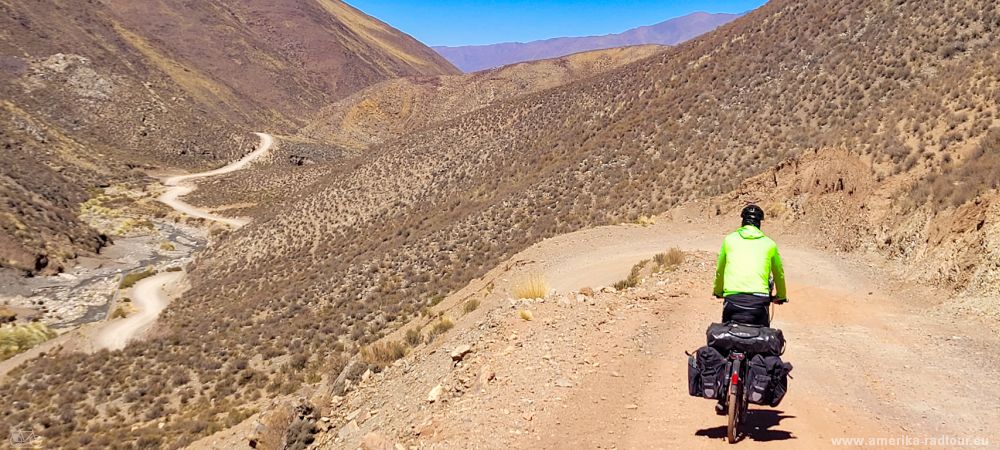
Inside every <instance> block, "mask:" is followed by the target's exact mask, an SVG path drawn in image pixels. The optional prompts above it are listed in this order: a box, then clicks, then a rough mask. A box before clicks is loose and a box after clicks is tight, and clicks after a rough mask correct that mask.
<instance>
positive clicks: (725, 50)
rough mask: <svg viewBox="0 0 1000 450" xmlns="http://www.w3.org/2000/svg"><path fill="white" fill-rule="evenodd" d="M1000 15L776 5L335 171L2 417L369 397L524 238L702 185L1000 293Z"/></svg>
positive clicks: (923, 7) (723, 203) (862, 247)
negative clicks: (414, 325) (412, 326)
mask: <svg viewBox="0 0 1000 450" xmlns="http://www.w3.org/2000/svg"><path fill="white" fill-rule="evenodd" d="M956 18H958V19H956ZM998 29H1000V14H998V9H997V7H996V5H993V4H991V3H990V4H983V3H982V2H974V1H972V0H965V1H960V2H951V3H947V4H939V3H933V2H883V1H880V0H835V1H832V2H823V3H817V2H800V1H792V0H772V1H771V2H769V3H768V4H766V5H765V6H763V7H762V8H760V9H759V10H756V11H754V12H752V13H750V14H748V15H747V16H745V17H744V18H742V19H740V20H737V21H735V22H733V23H732V24H730V25H728V26H725V27H722V28H720V29H718V30H716V31H715V32H713V33H710V34H708V35H705V36H702V37H700V38H697V39H694V40H692V41H690V42H688V43H685V44H683V45H680V46H678V47H676V48H674V49H671V50H669V51H667V52H665V53H662V54H660V55H657V56H654V57H651V58H647V59H644V60H640V61H638V62H636V63H633V64H630V65H627V66H625V67H622V68H620V69H616V70H613V71H611V72H608V73H605V74H602V75H599V76H596V77H592V78H588V79H585V80H581V81H577V82H574V83H570V84H568V85H565V86H561V87H557V88H554V89H549V90H545V91H542V92H538V93H534V94H529V95H526V96H521V97H517V98H513V99H511V100H509V101H504V102H498V103H494V104H491V105H489V106H488V107H485V108H481V109H478V110H475V111H473V112H471V113H469V114H465V115H462V116H460V117H457V118H454V119H451V120H447V121H445V122H443V123H439V124H436V125H434V126H432V127H429V128H425V129H420V130H418V131H416V132H414V133H411V134H408V135H405V136H403V137H400V138H399V139H395V140H392V141H387V142H385V143H383V144H381V145H378V146H375V147H374V148H372V149H371V151H369V152H367V153H366V154H364V155H359V156H356V157H354V158H351V159H348V160H342V161H337V162H334V163H330V164H327V165H320V164H317V165H315V166H313V167H312V168H310V169H309V170H310V171H312V172H313V173H319V176H316V177H314V178H312V179H310V180H308V181H307V183H308V186H305V187H303V188H300V189H297V190H295V192H294V193H292V194H291V195H289V196H287V197H278V198H276V199H274V200H273V203H272V204H271V208H268V210H266V211H263V212H261V214H260V216H258V217H257V218H256V219H255V220H254V221H253V222H252V223H251V224H250V225H248V226H247V227H245V228H242V229H241V230H240V231H239V232H237V233H233V234H230V235H228V236H225V237H224V238H222V239H221V240H220V241H219V242H218V244H217V245H216V246H214V247H213V248H211V249H209V250H208V251H206V252H205V254H204V255H203V257H202V258H200V259H199V261H198V263H197V264H196V265H195V267H192V268H191V277H192V279H191V283H192V291H191V292H190V294H189V295H187V296H185V297H183V298H181V299H179V300H177V301H176V302H174V303H172V304H171V305H170V307H168V309H167V310H166V311H165V313H164V316H163V317H162V318H161V324H160V329H159V330H158V332H157V334H156V335H155V336H154V338H153V339H151V340H149V341H147V342H143V343H137V344H134V345H133V346H131V347H129V348H127V349H126V350H125V351H124V352H121V353H111V354H96V355H91V356H82V355H71V356H69V357H67V356H65V355H60V356H58V357H53V356H46V357H43V358H41V359H40V360H38V361H36V362H35V364H33V365H32V366H30V367H26V368H23V369H21V370H19V371H16V372H12V373H11V374H10V377H11V379H12V381H11V382H10V383H8V384H6V385H4V386H2V387H0V395H2V396H3V398H5V399H10V402H9V405H7V406H5V408H6V409H4V410H3V414H2V415H0V428H3V427H10V426H17V424H21V423H42V422H43V421H50V420H51V418H52V417H55V416H56V415H57V414H59V411H60V408H72V409H73V410H75V411H87V412H86V413H85V414H84V413H81V414H77V415H75V416H72V417H71V419H70V420H67V423H66V424H65V425H60V426H55V427H51V428H48V429H46V431H45V433H46V435H47V437H48V439H49V441H47V443H52V444H53V445H54V446H59V445H62V446H75V445H74V443H75V441H73V439H74V438H75V437H74V435H73V429H74V427H84V426H89V427H92V428H90V429H97V430H99V432H100V433H101V434H103V435H110V436H114V439H116V440H118V441H122V442H139V441H140V440H143V442H146V440H148V439H158V440H157V441H156V442H158V443H163V444H165V445H171V444H182V443H186V442H190V441H191V440H193V439H195V438H197V437H199V436H202V435H204V434H206V433H207V432H208V431H210V428H208V426H207V425H206V424H216V425H218V426H221V424H224V423H226V420H228V419H229V418H233V419H232V420H234V421H235V420H239V419H240V418H241V417H243V416H244V414H246V413H248V411H251V410H252V409H253V408H257V407H261V406H262V405H264V404H266V403H268V401H260V400H256V399H258V398H260V397H262V396H263V397H267V398H273V397H277V396H281V395H285V394H289V395H290V394H292V393H299V392H301V391H300V389H302V388H303V386H312V385H315V383H316V382H317V381H318V380H320V379H323V378H327V379H334V380H336V379H338V378H339V376H340V375H341V374H343V378H342V379H340V381H339V382H338V383H331V384H334V385H335V389H337V390H339V391H342V390H344V389H350V386H351V385H353V383H354V382H355V381H356V380H359V379H363V378H364V375H363V374H364V373H365V371H366V370H367V369H368V368H369V366H368V365H367V364H368V363H367V362H364V363H363V364H354V365H348V361H349V358H350V357H351V355H354V354H356V353H357V351H358V350H359V348H361V346H363V345H366V344H369V343H371V342H373V341H374V340H376V339H377V338H379V337H380V336H383V335H385V334H387V333H389V332H391V331H392V330H393V329H394V328H396V327H398V326H400V325H401V324H404V323H406V322H407V321H408V320H409V319H410V318H412V317H414V316H415V315H418V314H420V313H421V312H424V313H425V315H426V316H430V317H433V315H434V314H435V313H434V311H433V310H431V309H429V308H430V307H431V306H433V305H435V304H437V303H438V302H439V301H440V299H441V298H442V296H443V295H446V294H447V293H449V292H452V291H455V290H457V289H459V288H461V287H462V286H465V285H466V284H468V283H469V282H470V281H471V280H474V279H475V278H476V277H479V276H482V275H483V274H485V273H487V272H488V271H489V270H491V269H493V268H495V267H497V266H498V265H500V264H501V263H502V262H503V261H506V260H507V259H508V258H509V257H510V256H513V255H514V254H516V253H517V252H518V251H520V250H521V249H524V248H526V247H528V246H530V245H531V244H533V243H536V242H539V241H541V240H543V239H546V238H549V237H552V236H555V235H557V234H562V233H566V232H571V231H574V230H579V229H582V228H586V227H591V226H594V225H602V224H610V223H621V222H632V221H635V220H637V219H639V218H640V217H641V216H643V215H651V214H655V213H659V212H663V211H668V210H670V208H672V207H674V206H676V205H678V204H680V203H682V202H685V201H692V202H694V201H697V202H701V203H707V204H708V205H709V206H708V207H707V208H704V209H703V211H704V214H709V215H716V214H722V213H723V212H724V211H731V210H733V209H735V208H737V207H738V205H740V204H741V203H742V202H744V201H747V200H754V201H758V202H761V203H763V204H764V206H765V208H766V209H768V210H769V211H771V212H772V213H773V215H774V216H776V217H779V218H782V219H787V220H789V222H790V223H791V224H792V225H791V227H793V228H794V227H796V226H803V227H806V228H807V230H808V236H810V237H811V238H812V239H815V240H816V241H817V242H820V243H822V245H824V246H827V247H829V248H830V249H832V250H836V251H839V252H842V253H844V252H851V251H857V252H862V251H869V250H870V251H878V252H881V253H882V254H884V255H889V256H890V257H893V256H899V257H900V258H901V260H902V262H903V263H905V264H906V266H907V268H908V269H909V270H911V271H917V270H919V271H921V273H920V274H917V275H920V276H922V277H923V280H925V281H934V280H936V281H938V282H940V283H941V284H942V285H946V286H952V287H954V288H957V289H965V288H971V291H972V292H974V293H977V294H981V295H990V294H991V293H992V294H994V295H995V293H996V292H997V285H996V281H995V280H996V279H997V278H996V274H997V263H996V261H998V260H1000V259H997V258H996V255H998V251H997V249H998V242H997V238H996V236H997V234H996V230H997V229H998V227H1000V223H998V219H997V218H998V217H1000V215H998V214H996V206H993V205H996V204H998V203H997V202H996V198H997V196H996V192H995V190H994V188H993V187H992V186H993V185H991V184H989V183H987V182H977V183H974V184H971V185H970V184H967V185H964V189H962V190H961V191H962V192H957V191H956V190H948V188H947V186H951V187H953V188H954V187H959V186H963V185H962V184H961V181H962V180H967V179H973V180H988V179H989V176H990V174H991V173H992V172H990V170H992V168H995V167H996V166H995V165H994V164H991V162H992V161H994V159H993V158H995V155H996V154H997V152H998V147H997V140H996V139H994V137H995V134H996V133H997V131H996V130H995V129H996V128H997V126H998V123H997V111H996V104H997V95H998V91H997V88H996V86H998V85H1000V79H998V74H1000V70H997V68H998V67H1000V47H998V44H997V43H998V42H1000V39H998V38H997V31H998ZM991 129H993V130H994V131H991ZM281 176H282V175H280V174H276V175H275V177H276V178H280V177H281ZM284 176H285V177H287V178H285V179H284V180H285V181H287V180H289V179H290V180H291V181H292V182H295V181H297V178H296V177H297V176H298V174H297V173H293V174H291V175H288V174H285V175H284ZM755 176H756V177H755ZM938 180H943V181H941V182H940V183H939V182H938ZM260 182H261V183H268V182H274V180H260ZM939 184H940V186H941V188H940V189H931V188H934V186H938V185H939ZM925 187H926V188H928V191H927V192H924V193H921V192H919V191H920V190H922V188H925ZM924 194H926V195H924ZM717 195H721V197H717ZM709 202H710V203H709ZM958 219H960V220H958ZM940 249H949V250H950V251H955V252H957V253H956V255H958V256H960V257H956V258H938V257H936V256H939V254H938V253H937V252H938V250H940ZM511 264H512V265H513V264H517V263H516V262H512V263H511ZM963 277H964V278H963ZM487 290H489V289H487ZM433 321H434V323H435V328H436V329H438V330H439V331H440V330H447V328H448V323H447V321H446V320H442V319H439V318H433ZM126 358H127V359H126ZM371 367H372V370H373V371H378V370H380V368H379V366H377V365H372V366H371ZM345 368H349V369H350V370H346V371H345V370H344V369H345ZM38 380H44V382H39V381H38ZM344 380H347V381H349V382H350V383H347V382H345V381H344ZM69 385H75V386H80V387H81V388H80V389H72V390H67V389H66V386H69ZM95 386H102V387H106V388H104V389H97V388H92V389H88V388H89V387H95ZM323 394H329V393H328V392H325V393H323ZM220 399H221V400H220ZM112 402H113V403H114V404H116V405H120V406H117V407H118V408H120V409H118V410H114V411H103V410H102V411H98V410H94V411H91V410H89V409H87V408H86V406H85V405H93V404H107V403H112ZM22 404H23V405H27V407H25V408H16V407H15V406H14V405H22ZM149 405H153V406H152V407H150V406H149ZM329 406H330V405H329V404H322V405H319V407H320V408H323V407H329ZM121 410H125V411H129V412H131V414H130V415H128V417H122V415H120V414H118V413H119V411H121ZM138 413H144V414H142V415H138ZM226 413H230V415H229V416H227V415H226ZM46 423H48V422H46ZM159 423H163V424H164V425H163V426H162V428H161V427H160V426H159ZM308 425H309V424H308V423H298V424H297V425H296V428H295V429H296V430H304V429H305V430H308ZM279 433H281V434H280V435H281V436H284V434H283V431H280V432H279ZM307 434H308V433H307ZM100 445H101V444H100V443H98V444H95V446H100Z"/></svg>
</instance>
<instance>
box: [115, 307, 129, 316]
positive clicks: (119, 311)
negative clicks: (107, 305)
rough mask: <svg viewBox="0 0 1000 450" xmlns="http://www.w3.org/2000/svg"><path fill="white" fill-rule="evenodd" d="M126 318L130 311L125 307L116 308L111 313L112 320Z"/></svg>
mask: <svg viewBox="0 0 1000 450" xmlns="http://www.w3.org/2000/svg"><path fill="white" fill-rule="evenodd" d="M125 317H128V310H126V309H125V307H124V306H118V307H116V308H115V310H114V311H113V312H112V313H111V318H112V319H124V318H125Z"/></svg>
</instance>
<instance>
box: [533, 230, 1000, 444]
mask: <svg viewBox="0 0 1000 450" xmlns="http://www.w3.org/2000/svg"><path fill="white" fill-rule="evenodd" d="M711 229H716V230H717V231H715V232H707V233H706V231H707V230H711ZM724 232H725V229H724V228H719V227H717V226H710V227H687V226H680V227H679V229H675V230H672V231H666V230H664V229H660V230H657V227H651V228H650V229H635V228H632V229H626V230H622V229H618V230H614V229H612V230H610V231H609V232H606V234H604V233H602V232H601V231H599V230H594V231H593V232H591V233H592V234H593V235H594V236H592V237H589V238H588V237H585V236H586V232H585V233H584V234H583V235H582V236H576V237H575V238H574V239H572V240H573V241H575V243H576V245H558V242H554V243H552V244H551V245H549V246H547V247H549V249H548V250H547V251H546V250H543V251H541V252H540V253H541V254H540V255H539V256H538V259H542V260H545V261H551V262H549V263H545V264H543V266H544V267H545V269H544V270H545V273H546V274H547V275H548V276H549V277H550V278H551V279H552V280H553V284H554V285H555V286H557V287H569V286H584V285H591V286H593V285H606V284H607V283H609V282H610V281H611V280H616V279H621V278H624V275H625V274H626V273H627V270H628V267H629V266H630V264H631V263H634V262H635V261H638V260H639V259H642V258H648V257H649V256H651V255H652V254H653V253H656V252H658V251H663V249H665V248H667V247H668V246H673V245H677V246H680V247H681V248H683V249H685V250H704V251H711V252H712V254H714V252H715V250H716V247H717V245H718V242H719V240H720V238H721V235H722V234H723V233H724ZM581 238H582V239H581ZM579 244H584V245H579ZM552 248H557V249H559V250H557V251H555V252H552V251H551V249H552ZM782 252H783V255H784V258H785V260H786V267H787V270H788V278H789V280H790V294H789V295H790V298H792V299H793V300H792V302H791V303H790V304H789V305H787V306H783V307H779V309H778V310H777V311H776V319H775V324H774V325H775V326H776V327H779V328H782V329H783V330H784V331H785V334H786V336H788V338H789V350H788V352H787V353H786V355H785V359H786V360H788V361H791V362H792V363H793V364H794V365H795V369H794V371H793V377H794V379H793V380H792V381H791V394H790V395H789V396H788V398H787V399H786V401H785V402H784V403H783V404H782V405H781V406H780V407H779V408H777V409H771V408H755V409H757V410H758V411H757V412H754V413H753V414H752V415H751V417H750V421H751V426H752V428H751V430H750V432H749V434H748V436H747V439H746V440H745V441H744V442H742V443H741V448H755V447H769V446H770V447H776V448H777V447H782V448H784V447H787V446H789V445H792V446H795V447H800V448H803V447H806V448H825V447H841V446H847V447H855V446H857V444H858V441H842V440H840V439H844V438H865V439H867V438H876V439H877V438H887V439H891V438H907V437H908V438H914V439H925V438H926V439H928V441H926V442H932V441H931V440H932V439H936V438H940V437H946V438H956V439H962V438H984V439H989V440H990V442H992V443H993V445H994V446H996V445H1000V436H998V435H996V432H997V430H996V427H995V425H996V424H997V423H1000V410H998V409H997V408H996V406H995V405H997V404H1000V382H998V379H1000V372H998V370H997V367H998V366H997V364H996V362H997V361H996V359H997V358H996V356H995V355H993V354H992V353H991V352H988V351H984V350H983V349H988V348H991V347H994V348H995V346H996V342H997V336H996V333H995V332H991V331H990V328H989V327H985V326H975V324H974V323H969V322H966V321H957V320H956V319H955V318H953V317H948V316H947V315H936V314H933V313H932V312H933V311H934V309H935V308H936V307H937V304H938V303H940V300H943V299H939V300H934V298H933V296H932V295H928V294H932V293H933V290H931V289H929V288H928V289H926V290H925V289H910V290H902V291H896V290H895V289H897V288H899V286H900V285H898V284H895V283H892V282H890V281H888V280H886V279H883V278H881V277H882V276H883V275H882V274H881V273H880V271H878V270H877V269H876V268H874V267H869V266H866V265H863V264H853V265H852V264H850V263H847V262H845V261H842V260H840V259H838V258H837V257H835V256H832V255H829V254H825V253H823V252H820V251H816V250H814V249H811V248H809V247H808V246H803V245H796V242H795V241H794V240H791V241H787V242H785V245H783V246H782ZM627 260H631V263H628V264H622V263H623V262H625V261H627ZM712 269H714V268H713V267H712V266H711V259H709V260H708V263H707V264H705V267H704V270H702V271H700V273H696V274H693V275H691V276H692V280H691V281H692V282H693V283H692V284H691V285H690V286H691V290H690V291H687V290H685V291H684V292H682V293H678V294H680V295H677V296H676V297H673V296H666V297H662V296H661V298H659V299H658V301H657V302H656V304H655V305H654V306H653V308H651V309H650V310H649V311H648V312H646V313H640V315H639V316H638V317H633V318H630V321H632V322H637V323H640V322H645V323H647V324H649V326H648V328H647V329H646V330H645V332H646V333H648V336H646V337H645V338H643V340H644V342H645V343H646V344H647V346H646V352H647V355H646V357H638V358H626V359H623V360H621V361H619V362H618V372H619V373H621V374H625V376H624V377H622V378H620V379H614V378H609V377H601V376H599V375H598V376H595V377H593V379H591V380H588V381H583V382H581V386H586V388H582V389H579V390H577V391H576V392H574V393H573V395H571V396H570V397H569V398H567V399H566V401H565V405H566V408H565V410H564V411H563V412H562V413H560V414H556V415H551V416H543V417H544V419H543V420H548V422H540V423H539V424H538V425H537V428H538V429H540V430H549V432H548V433H544V435H542V436H534V439H531V438H528V439H525V440H524V441H522V443H523V444H524V445H528V444H529V443H530V444H532V445H533V446H537V447H536V448H573V447H593V445H594V444H595V443H598V442H605V443H606V445H605V446H604V448H614V447H617V448H711V447H720V446H723V445H724V444H723V442H724V441H723V439H724V437H725V426H724V425H725V421H724V418H722V417H718V416H716V415H715V414H714V411H713V409H712V402H710V401H707V400H701V399H696V398H692V397H689V396H688V395H687V392H686V386H685V384H684V380H685V379H686V371H687V367H686V365H685V361H684V359H685V358H684V355H683V353H682V351H683V350H693V349H695V348H697V347H698V346H700V345H703V344H704V330H705V327H706V325H707V324H708V323H710V322H712V321H717V320H718V316H719V314H720V311H721V305H720V303H719V302H718V301H714V300H712V299H711V298H710V297H709V295H708V293H709V290H710V286H711V283H710V280H711V275H712ZM681 283H682V285H684V286H687V284H684V283H683V280H681ZM664 319H666V320H664ZM623 337H625V338H626V339H621V340H620V341H619V342H617V343H618V344H620V345H621V346H627V345H628V341H629V339H631V338H635V336H628V335H627V334H626V335H625V336H623ZM612 345H614V344H612ZM973 380H976V381H973ZM601 399H605V400H603V401H602V400H601ZM616 403H618V404H616ZM626 404H628V405H626ZM597 405H600V406H599V407H598V406H597ZM629 408H632V409H629ZM609 411H610V412H611V413H610V414H609ZM539 438H540V439H539ZM874 442H875V443H878V442H879V441H874ZM882 442H889V441H882ZM949 442H951V443H952V444H954V443H955V442H959V441H949ZM876 446H879V445H876ZM954 446H955V445H944V447H954Z"/></svg>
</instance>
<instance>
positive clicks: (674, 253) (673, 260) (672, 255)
mask: <svg viewBox="0 0 1000 450" xmlns="http://www.w3.org/2000/svg"><path fill="white" fill-rule="evenodd" d="M653 262H655V263H656V269H655V271H656V272H661V271H664V270H673V269H676V268H677V267H678V266H680V265H681V264H683V263H684V252H683V251H682V250H681V249H679V248H677V247H672V248H670V250H667V251H666V252H664V253H657V254H656V256H654V257H653Z"/></svg>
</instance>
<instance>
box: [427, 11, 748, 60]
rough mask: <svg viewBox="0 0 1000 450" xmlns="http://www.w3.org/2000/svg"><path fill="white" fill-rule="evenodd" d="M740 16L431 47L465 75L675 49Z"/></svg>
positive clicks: (704, 15) (701, 15)
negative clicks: (593, 53) (622, 51)
mask: <svg viewBox="0 0 1000 450" xmlns="http://www.w3.org/2000/svg"><path fill="white" fill-rule="evenodd" d="M742 15H743V14H710V13H705V12H696V13H692V14H688V15H686V16H681V17H676V18H673V19H670V20H667V21H665V22H660V23H658V24H656V25H649V26H644V27H639V28H633V29H631V30H628V31H625V32H623V33H618V34H608V35H604V36H583V37H561V38H553V39H545V40H542V41H533V42H524V43H522V42H507V43H502V44H491V45H466V46H459V47H444V46H441V47H433V49H434V50H436V51H437V52H438V53H440V54H441V56H444V57H445V58H446V59H448V61H450V62H451V63H452V64H454V65H455V66H456V67H458V68H459V69H462V70H463V71H465V72H475V71H479V70H483V69H490V68H494V67H500V66H505V65H507V64H514V63H518V62H524V61H534V60H539V59H549V58H558V57H560V56H566V55H570V54H573V53H578V52H584V51H589V50H600V49H606V48H613V47H627V46H630V45H645V44H658V45H677V44H679V43H681V42H684V41H686V40H688V39H692V38H695V37H697V36H699V35H701V34H703V33H707V32H709V31H712V30H714V29H716V28H718V27H720V26H722V25H725V24H727V23H729V22H730V21H732V20H733V19H736V18H737V17H740V16H742Z"/></svg>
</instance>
